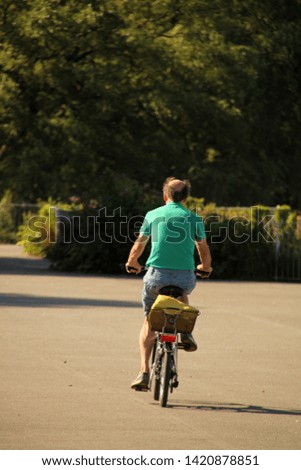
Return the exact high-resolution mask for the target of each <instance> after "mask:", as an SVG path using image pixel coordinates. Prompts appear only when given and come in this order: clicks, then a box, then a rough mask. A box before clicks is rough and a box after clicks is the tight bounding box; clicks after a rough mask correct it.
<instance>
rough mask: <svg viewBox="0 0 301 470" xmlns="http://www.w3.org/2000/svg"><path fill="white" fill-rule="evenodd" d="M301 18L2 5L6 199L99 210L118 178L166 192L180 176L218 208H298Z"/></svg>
mask: <svg viewBox="0 0 301 470" xmlns="http://www.w3.org/2000/svg"><path fill="white" fill-rule="evenodd" d="M300 10H301V4H300V2H299V1H298V0H280V1H278V2H277V6H276V5H275V2H272V0H261V1H259V0H241V1H237V0H226V1H225V0H214V1H212V0H185V1H184V0H164V1H162V0H132V1H124V0H110V1H109V2H100V1H89V2H87V1H86V0H69V1H68V2H66V1H63V0H27V1H25V0H17V1H15V2H9V1H6V0H5V1H3V2H1V5H0V40H1V51H0V75H1V80H0V187H1V192H2V194H1V195H0V196H2V195H3V194H4V191H5V190H6V189H11V190H12V192H13V198H14V201H20V200H26V201H28V202H35V201H36V200H37V199H38V198H40V199H43V200H47V199H48V197H49V196H51V197H52V198H54V199H55V200H66V201H67V200H69V198H70V197H73V196H77V197H80V199H81V201H83V203H85V204H87V205H89V203H90V201H91V200H93V201H94V204H96V205H98V206H101V205H102V204H104V199H105V197H106V198H107V199H106V201H105V203H106V204H109V202H110V198H109V196H108V194H106V193H105V192H104V190H103V188H104V186H105V185H106V184H107V178H108V175H109V177H110V178H111V177H112V174H114V185H113V187H114V188H116V182H117V181H118V178H121V177H122V180H123V181H127V182H128V183H127V186H130V187H131V186H132V187H136V188H138V187H139V186H141V187H142V188H145V187H147V188H155V189H156V190H157V191H159V189H160V187H161V184H162V180H163V179H164V178H165V177H166V176H169V175H171V174H176V175H177V176H179V177H182V176H183V177H184V176H185V177H186V176H187V175H188V176H189V178H190V179H191V181H192V183H193V188H194V189H193V192H194V194H195V196H197V197H204V198H205V200H207V201H215V202H216V204H217V205H218V206H220V205H237V204H239V205H251V204H255V203H257V202H258V198H259V199H260V200H261V201H263V202H264V203H265V204H268V205H276V204H279V203H280V204H281V203H284V202H288V203H289V204H290V205H292V206H293V207H299V206H300V204H301V199H300V197H301V195H300V191H299V181H300V173H301V161H300V157H299V156H300V150H301V145H300V144H301V138H300V132H299V130H300V124H301V122H300V121H301V113H300V97H301V93H300V80H299V75H300V67H299V64H300V51H301V36H300V34H299V31H300V26H301V25H300V21H301V20H300V18H301V15H300V12H301V11H300ZM16 168H17V169H18V171H16ZM110 175H111V176H110ZM137 190H138V189H137ZM113 197H114V198H115V199H116V203H117V206H119V205H120V201H123V199H121V200H120V199H119V197H122V190H121V189H120V188H116V193H115V194H114V195H113ZM139 197H140V196H139ZM154 197H155V196H154Z"/></svg>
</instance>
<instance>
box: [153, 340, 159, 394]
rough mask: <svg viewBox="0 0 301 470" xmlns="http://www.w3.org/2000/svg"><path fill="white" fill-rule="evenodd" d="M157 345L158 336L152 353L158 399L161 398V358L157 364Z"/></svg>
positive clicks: (155, 390)
mask: <svg viewBox="0 0 301 470" xmlns="http://www.w3.org/2000/svg"><path fill="white" fill-rule="evenodd" d="M157 346H158V338H156V339H155V343H154V346H153V354H152V367H153V369H154V368H155V370H154V372H153V373H154V376H155V377H154V380H155V384H154V400H156V401H158V400H159V398H160V375H159V371H160V369H161V358H158V359H157V360H158V362H157V364H155V360H156V352H157Z"/></svg>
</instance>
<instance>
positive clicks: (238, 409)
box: [168, 402, 301, 416]
mask: <svg viewBox="0 0 301 470" xmlns="http://www.w3.org/2000/svg"><path fill="white" fill-rule="evenodd" d="M168 406H169V408H176V409H179V410H180V409H185V410H187V409H191V410H200V411H226V412H227V411H228V412H235V413H254V414H270V415H286V416H287V415H291V416H301V410H279V409H275V408H266V407H263V406H254V405H241V404H238V403H196V402H189V403H184V402H182V403H177V404H175V403H170V404H169V405H168Z"/></svg>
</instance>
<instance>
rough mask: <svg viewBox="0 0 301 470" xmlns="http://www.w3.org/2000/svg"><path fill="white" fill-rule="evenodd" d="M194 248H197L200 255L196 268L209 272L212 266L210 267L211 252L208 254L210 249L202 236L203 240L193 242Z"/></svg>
mask: <svg viewBox="0 0 301 470" xmlns="http://www.w3.org/2000/svg"><path fill="white" fill-rule="evenodd" d="M195 245H196V248H197V250H198V254H199V257H200V261H201V264H199V265H198V266H197V268H198V269H200V270H201V271H202V270H203V271H207V272H211V271H212V267H211V254H210V249H209V246H208V244H207V241H206V239H205V238H204V239H203V240H200V241H196V242H195Z"/></svg>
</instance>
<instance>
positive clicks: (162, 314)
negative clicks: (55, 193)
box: [148, 295, 200, 333]
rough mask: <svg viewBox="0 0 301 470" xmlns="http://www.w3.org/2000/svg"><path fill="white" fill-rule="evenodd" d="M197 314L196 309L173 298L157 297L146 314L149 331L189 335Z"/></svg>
mask: <svg viewBox="0 0 301 470" xmlns="http://www.w3.org/2000/svg"><path fill="white" fill-rule="evenodd" d="M199 314H200V313H199V311H198V310H197V309H196V308H194V307H191V306H190V305H187V304H184V303H183V302H180V301H179V300H177V299H174V298H173V297H169V296H167V295H158V297H157V299H156V301H155V302H154V304H153V306H152V308H151V310H150V312H149V314H148V323H149V326H150V329H151V331H162V330H163V329H164V331H166V332H168V333H172V332H174V331H177V332H178V333H191V332H192V330H193V328H194V325H195V322H196V319H197V317H198V315H199Z"/></svg>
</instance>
